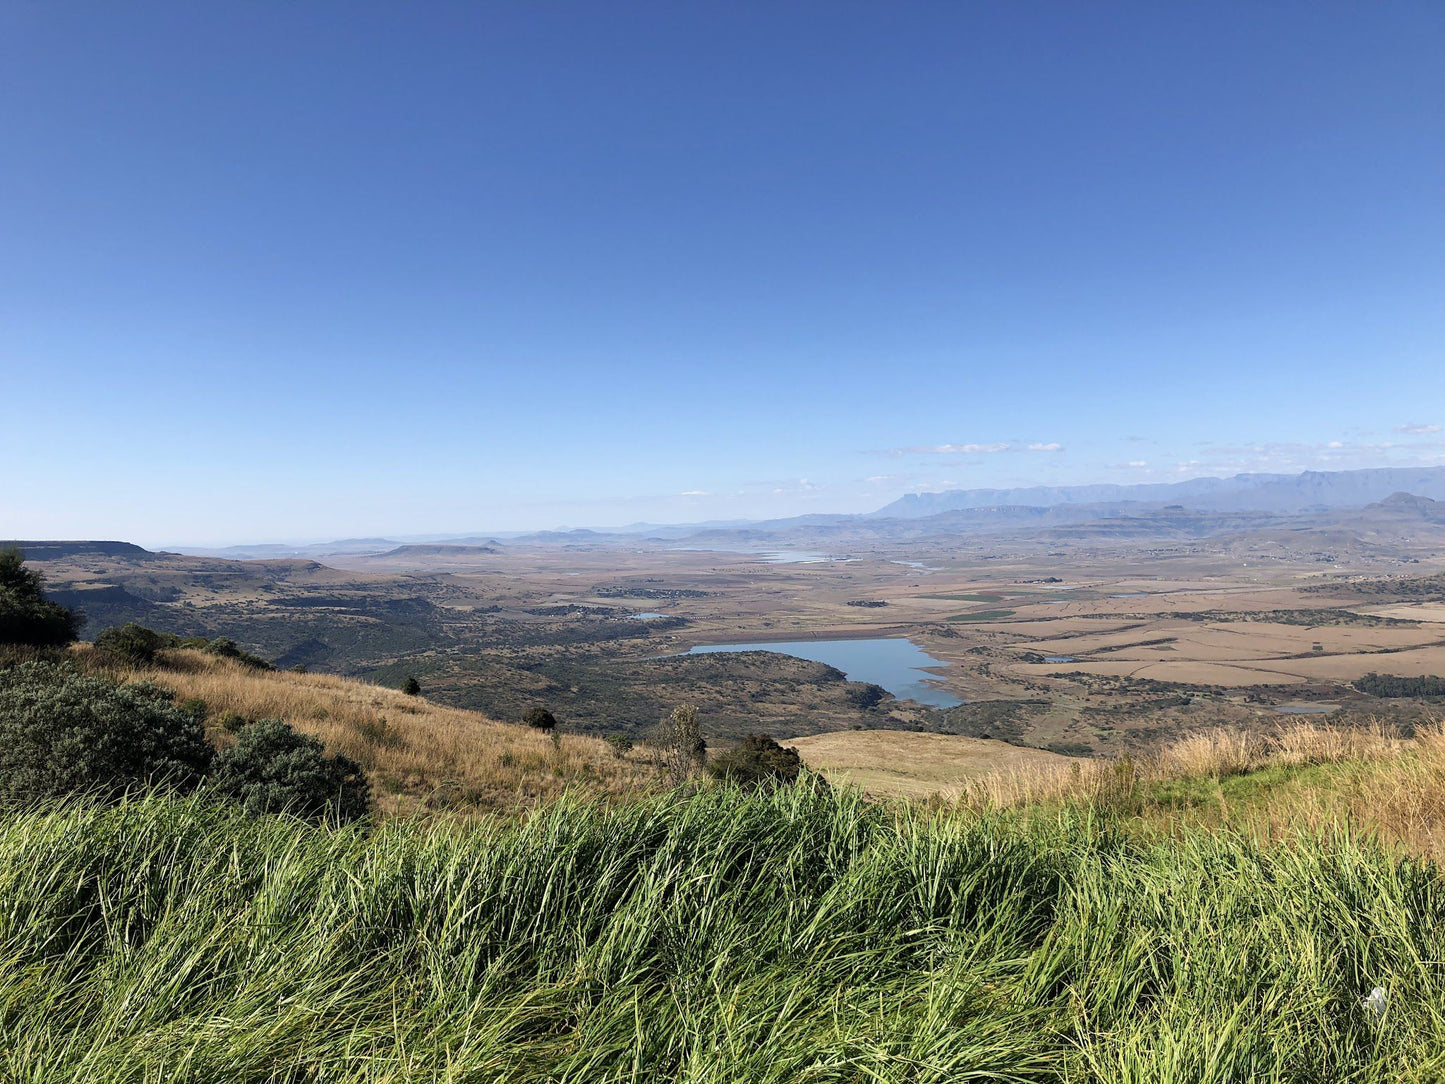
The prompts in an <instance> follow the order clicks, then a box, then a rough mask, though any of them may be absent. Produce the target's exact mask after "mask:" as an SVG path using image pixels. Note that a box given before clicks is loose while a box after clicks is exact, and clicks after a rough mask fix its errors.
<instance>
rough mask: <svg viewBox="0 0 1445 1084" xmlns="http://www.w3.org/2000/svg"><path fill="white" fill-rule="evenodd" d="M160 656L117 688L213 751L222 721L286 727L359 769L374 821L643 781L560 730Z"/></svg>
mask: <svg viewBox="0 0 1445 1084" xmlns="http://www.w3.org/2000/svg"><path fill="white" fill-rule="evenodd" d="M79 650H81V651H84V650H86V649H85V648H80V649H79ZM165 655H166V657H167V660H168V664H167V665H165V666H163V667H160V668H156V669H136V670H129V671H125V672H123V673H122V674H121V675H119V676H121V677H122V678H124V679H126V680H133V681H141V680H143V681H154V682H155V683H156V684H158V685H161V686H164V687H165V688H168V689H171V690H173V691H174V692H175V694H176V697H177V699H178V700H189V699H198V700H203V701H205V703H206V707H207V715H208V720H209V723H210V729H211V730H212V734H213V737H214V738H216V739H217V740H219V741H221V742H224V741H226V740H228V739H227V736H226V733H225V724H226V722H227V716H228V715H233V716H241V717H244V718H252V719H257V718H276V719H283V720H285V721H286V722H288V723H290V724H291V725H292V726H293V727H295V728H296V729H297V730H300V731H302V732H303V733H307V734H311V735H312V736H314V737H317V738H319V739H321V741H322V742H323V743H324V744H325V745H326V748H327V751H328V752H331V753H344V754H345V755H347V756H349V757H351V758H352V759H353V760H355V761H357V762H358V763H359V764H361V766H362V767H363V768H365V769H366V772H367V775H368V777H369V778H370V780H371V783H372V790H373V794H374V795H375V797H376V799H377V803H378V805H379V806H380V807H381V808H382V809H384V810H389V811H400V810H406V809H412V808H416V807H418V806H425V807H427V808H479V809H493V810H500V809H512V808H515V807H517V806H519V805H527V804H531V803H533V802H535V801H537V800H539V799H543V798H550V797H556V796H558V795H560V794H561V793H562V792H563V791H566V790H569V789H572V790H579V791H583V792H586V793H592V794H609V795H620V794H627V793H636V792H637V791H639V790H640V789H643V788H645V787H646V785H647V783H648V782H649V781H650V779H651V777H652V770H651V768H650V766H649V765H648V764H647V763H646V762H645V760H644V759H643V758H642V757H641V756H640V755H637V756H633V757H632V758H631V759H626V758H621V757H618V756H616V755H615V754H614V753H613V752H612V750H611V748H610V747H609V746H608V745H607V744H606V743H605V742H603V741H601V740H599V739H597V738H589V737H583V736H580V735H575V734H566V733H565V728H564V732H563V733H562V735H561V737H560V742H559V743H556V744H554V743H553V741H552V740H551V739H549V738H548V737H547V736H546V735H544V734H543V733H541V732H540V731H536V730H533V729H531V728H530V727H526V726H522V725H520V724H519V723H504V722H499V721H497V720H496V719H493V718H490V717H489V716H486V715H484V714H482V713H480V712H475V711H464V710H461V709H458V708H447V707H442V706H440V705H438V704H433V703H431V702H429V701H428V700H426V699H425V698H424V697H420V696H408V695H406V694H405V693H402V692H399V691H397V690H395V689H388V688H384V687H382V686H378V685H371V684H367V683H365V682H362V681H357V680H354V679H351V678H345V677H338V676H335V675H331V674H296V673H290V672H287V671H274V670H273V671H262V670H255V669H252V668H250V667H247V666H243V665H241V664H239V663H236V662H233V661H231V660H229V659H223V658H216V657H215V656H211V655H206V654H203V653H202V652H199V651H184V650H183V651H173V652H166V653H165Z"/></svg>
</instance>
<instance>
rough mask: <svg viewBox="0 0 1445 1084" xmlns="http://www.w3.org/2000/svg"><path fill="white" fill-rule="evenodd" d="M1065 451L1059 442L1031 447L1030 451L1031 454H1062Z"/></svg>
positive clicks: (1032, 445) (1031, 445)
mask: <svg viewBox="0 0 1445 1084" xmlns="http://www.w3.org/2000/svg"><path fill="white" fill-rule="evenodd" d="M1063 450H1064V446H1063V445H1062V444H1060V443H1059V442H1058V441H1050V442H1049V443H1048V444H1030V445H1029V451H1031V452H1062V451H1063Z"/></svg>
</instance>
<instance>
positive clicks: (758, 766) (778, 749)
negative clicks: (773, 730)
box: [708, 734, 803, 787]
mask: <svg viewBox="0 0 1445 1084" xmlns="http://www.w3.org/2000/svg"><path fill="white" fill-rule="evenodd" d="M802 770H803V760H802V758H801V757H800V756H798V751H797V750H796V749H785V748H784V747H783V746H781V745H779V744H778V743H777V742H776V741H774V740H773V739H772V738H771V737H770V736H769V735H767V734H749V735H748V736H747V737H745V738H744V739H743V740H742V741H741V742H739V743H738V744H737V745H736V746H734V747H733V748H732V749H728V750H727V751H725V752H723V753H720V754H718V756H717V757H715V758H714V759H713V762H712V763H711V764H710V765H708V771H710V772H711V773H712V774H713V775H714V776H715V777H716V778H718V779H723V780H726V781H728V782H730V783H740V784H742V785H743V786H745V787H756V786H760V785H762V784H764V783H792V782H795V781H796V780H797V778H798V773H799V772H801V771H802Z"/></svg>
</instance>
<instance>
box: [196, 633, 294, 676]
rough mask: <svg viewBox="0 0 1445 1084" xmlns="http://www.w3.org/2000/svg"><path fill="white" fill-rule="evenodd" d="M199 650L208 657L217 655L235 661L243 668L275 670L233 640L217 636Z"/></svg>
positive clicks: (258, 656)
mask: <svg viewBox="0 0 1445 1084" xmlns="http://www.w3.org/2000/svg"><path fill="white" fill-rule="evenodd" d="M201 650H203V651H205V652H206V654H208V655H218V656H220V657H221V658H223V659H235V660H236V661H237V662H239V663H241V664H242V665H243V666H250V667H253V668H255V669H257V670H274V669H276V668H275V667H274V666H272V665H271V664H270V663H269V662H267V661H266V660H265V659H263V658H261V656H260V655H253V654H251V653H250V652H249V651H246V650H245V649H244V648H242V647H240V646H238V645H237V643H236V641H235V640H232V639H230V638H229V637H226V636H217V637H216V638H215V639H214V640H212V641H211V642H210V643H208V644H206V646H205V647H204V648H202V649H201Z"/></svg>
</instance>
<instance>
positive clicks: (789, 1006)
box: [0, 782, 1445, 1084]
mask: <svg viewBox="0 0 1445 1084" xmlns="http://www.w3.org/2000/svg"><path fill="white" fill-rule="evenodd" d="M0 899H3V900H4V901H5V906H4V908H3V910H0V1076H3V1077H4V1079H7V1080H15V1081H26V1082H37V1084H38V1082H40V1081H45V1082H46V1084H54V1082H59V1081H77V1082H78V1081H85V1082H87V1084H104V1082H120V1081H127V1082H129V1081H157V1082H158V1081H228V1082H229V1081H261V1080H267V1081H297V1082H299V1081H347V1082H362V1081H464V1080H465V1081H517V1082H526V1081H537V1082H542V1081H549V1082H550V1081H578V1082H582V1081H586V1082H588V1084H593V1082H599V1081H669V1082H670V1081H699V1082H701V1081H759V1082H764V1081H778V1082H782V1081H789V1082H792V1081H838V1082H843V1081H848V1082H854V1081H955V1080H998V1081H1100V1082H1104V1081H1107V1082H1111V1084H1112V1082H1119V1081H1140V1082H1143V1081H1149V1082H1156V1084H1157V1082H1165V1084H1167V1082H1170V1081H1179V1082H1185V1081H1187V1082H1190V1084H1201V1082H1214V1081H1221V1082H1222V1081H1324V1080H1329V1081H1367V1080H1368V1081H1385V1080H1389V1081H1395V1080H1401V1081H1403V1080H1432V1079H1438V1077H1439V1075H1440V1074H1441V1073H1445V964H1442V962H1441V961H1442V960H1445V879H1442V877H1441V874H1440V872H1439V871H1438V870H1437V869H1436V868H1435V867H1434V866H1433V865H1430V864H1426V863H1421V862H1418V861H1415V860H1411V859H1408V858H1404V857H1401V856H1399V855H1396V854H1391V853H1389V852H1387V851H1386V850H1385V849H1383V848H1382V847H1380V846H1378V845H1377V844H1375V843H1372V842H1370V841H1368V840H1365V839H1362V838H1360V837H1358V836H1356V835H1353V834H1351V833H1349V832H1347V831H1345V830H1343V829H1340V830H1337V831H1334V832H1329V833H1321V834H1318V835H1313V836H1308V837H1306V838H1301V839H1299V840H1297V841H1296V842H1295V843H1294V844H1293V845H1290V846H1261V845H1259V844H1257V843H1254V842H1250V841H1249V840H1247V839H1246V838H1245V837H1243V836H1241V835H1239V834H1237V833H1233V832H1228V831H1225V832H1218V833H1206V832H1201V831H1186V832H1182V833H1180V834H1178V835H1177V837H1176V838H1172V839H1170V838H1165V837H1160V836H1150V835H1143V836H1141V835H1139V834H1137V833H1135V832H1132V831H1129V830H1128V826H1127V824H1126V823H1125V822H1123V821H1122V820H1120V819H1118V818H1116V817H1113V816H1108V815H1104V816H1100V815H1096V814H1094V813H1091V812H1089V811H1088V810H1087V809H1085V808H1083V807H1065V808H1062V809H1060V810H1058V811H1056V812H1055V813H1053V814H1051V815H1048V816H1033V817H1026V816H1022V815H1018V814H1010V813H987V814H972V813H968V812H961V811H957V810H952V811H947V812H935V813H931V814H927V813H923V812H919V811H905V812H899V811H897V810H890V809H888V808H885V807H880V806H877V805H871V804H868V803H865V802H864V801H862V800H861V799H860V798H859V796H858V795H856V794H855V793H852V792H848V791H839V790H836V789H832V788H828V787H826V786H824V785H820V784H818V783H816V782H811V783H809V782H805V783H802V784H799V785H797V786H794V787H782V788H777V789H774V790H771V791H768V790H764V791H754V792H744V791H740V790H737V789H734V788H712V789H707V790H703V791H700V792H696V793H687V792H684V791H678V792H674V793H671V794H668V795H664V796H661V797H656V798H652V799H647V800H643V801H640V802H636V803H631V804H626V805H620V806H619V805H615V804H614V805H610V806H605V805H596V804H576V803H569V802H563V803H560V804H556V805H553V806H551V807H549V808H547V809H545V810H543V811H541V812H539V813H537V814H536V815H534V816H533V817H531V818H530V819H528V820H526V821H524V822H512V823H509V824H507V825H494V824H483V825H475V824H474V825H472V826H470V827H461V826H458V825H456V824H449V823H440V822H435V821H433V822H432V823H430V824H422V823H419V822H412V821H405V820H392V821H389V822H387V823H385V824H383V825H380V826H376V827H373V828H371V829H370V830H367V829H364V828H359V827H357V828H348V829H342V830H334V829H325V828H317V827H311V826H308V825H305V824H303V823H301V822H298V821H295V820H291V819H283V818H276V817H253V816H248V815H246V814H245V813H244V812H242V811H240V810H239V809H238V807H236V806H233V805H217V804H214V803H208V802H206V801H204V799H203V798H202V797H200V796H195V797H190V798H184V799H170V798H164V797H160V796H151V797H148V798H146V799H143V800H139V801H133V802H129V803H125V804H122V805H120V806H118V807H112V808H109V809H99V808H86V807H83V806H74V805H72V806H67V807H63V808H60V809H56V810H51V811H48V812H35V811H32V812H26V813H19V812H11V813H8V814H6V815H4V816H3V818H0ZM1376 986H1379V987H1382V988H1383V990H1384V995H1383V1002H1381V1001H1380V999H1379V998H1378V997H1377V999H1376V1003H1377V1004H1380V1005H1382V1011H1381V1012H1376V1011H1374V1010H1373V1009H1372V1008H1371V1007H1369V1006H1367V1005H1365V1004H1363V1002H1362V999H1363V998H1365V997H1366V996H1367V995H1368V994H1369V993H1370V991H1371V990H1372V989H1373V988H1374V987H1376Z"/></svg>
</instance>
